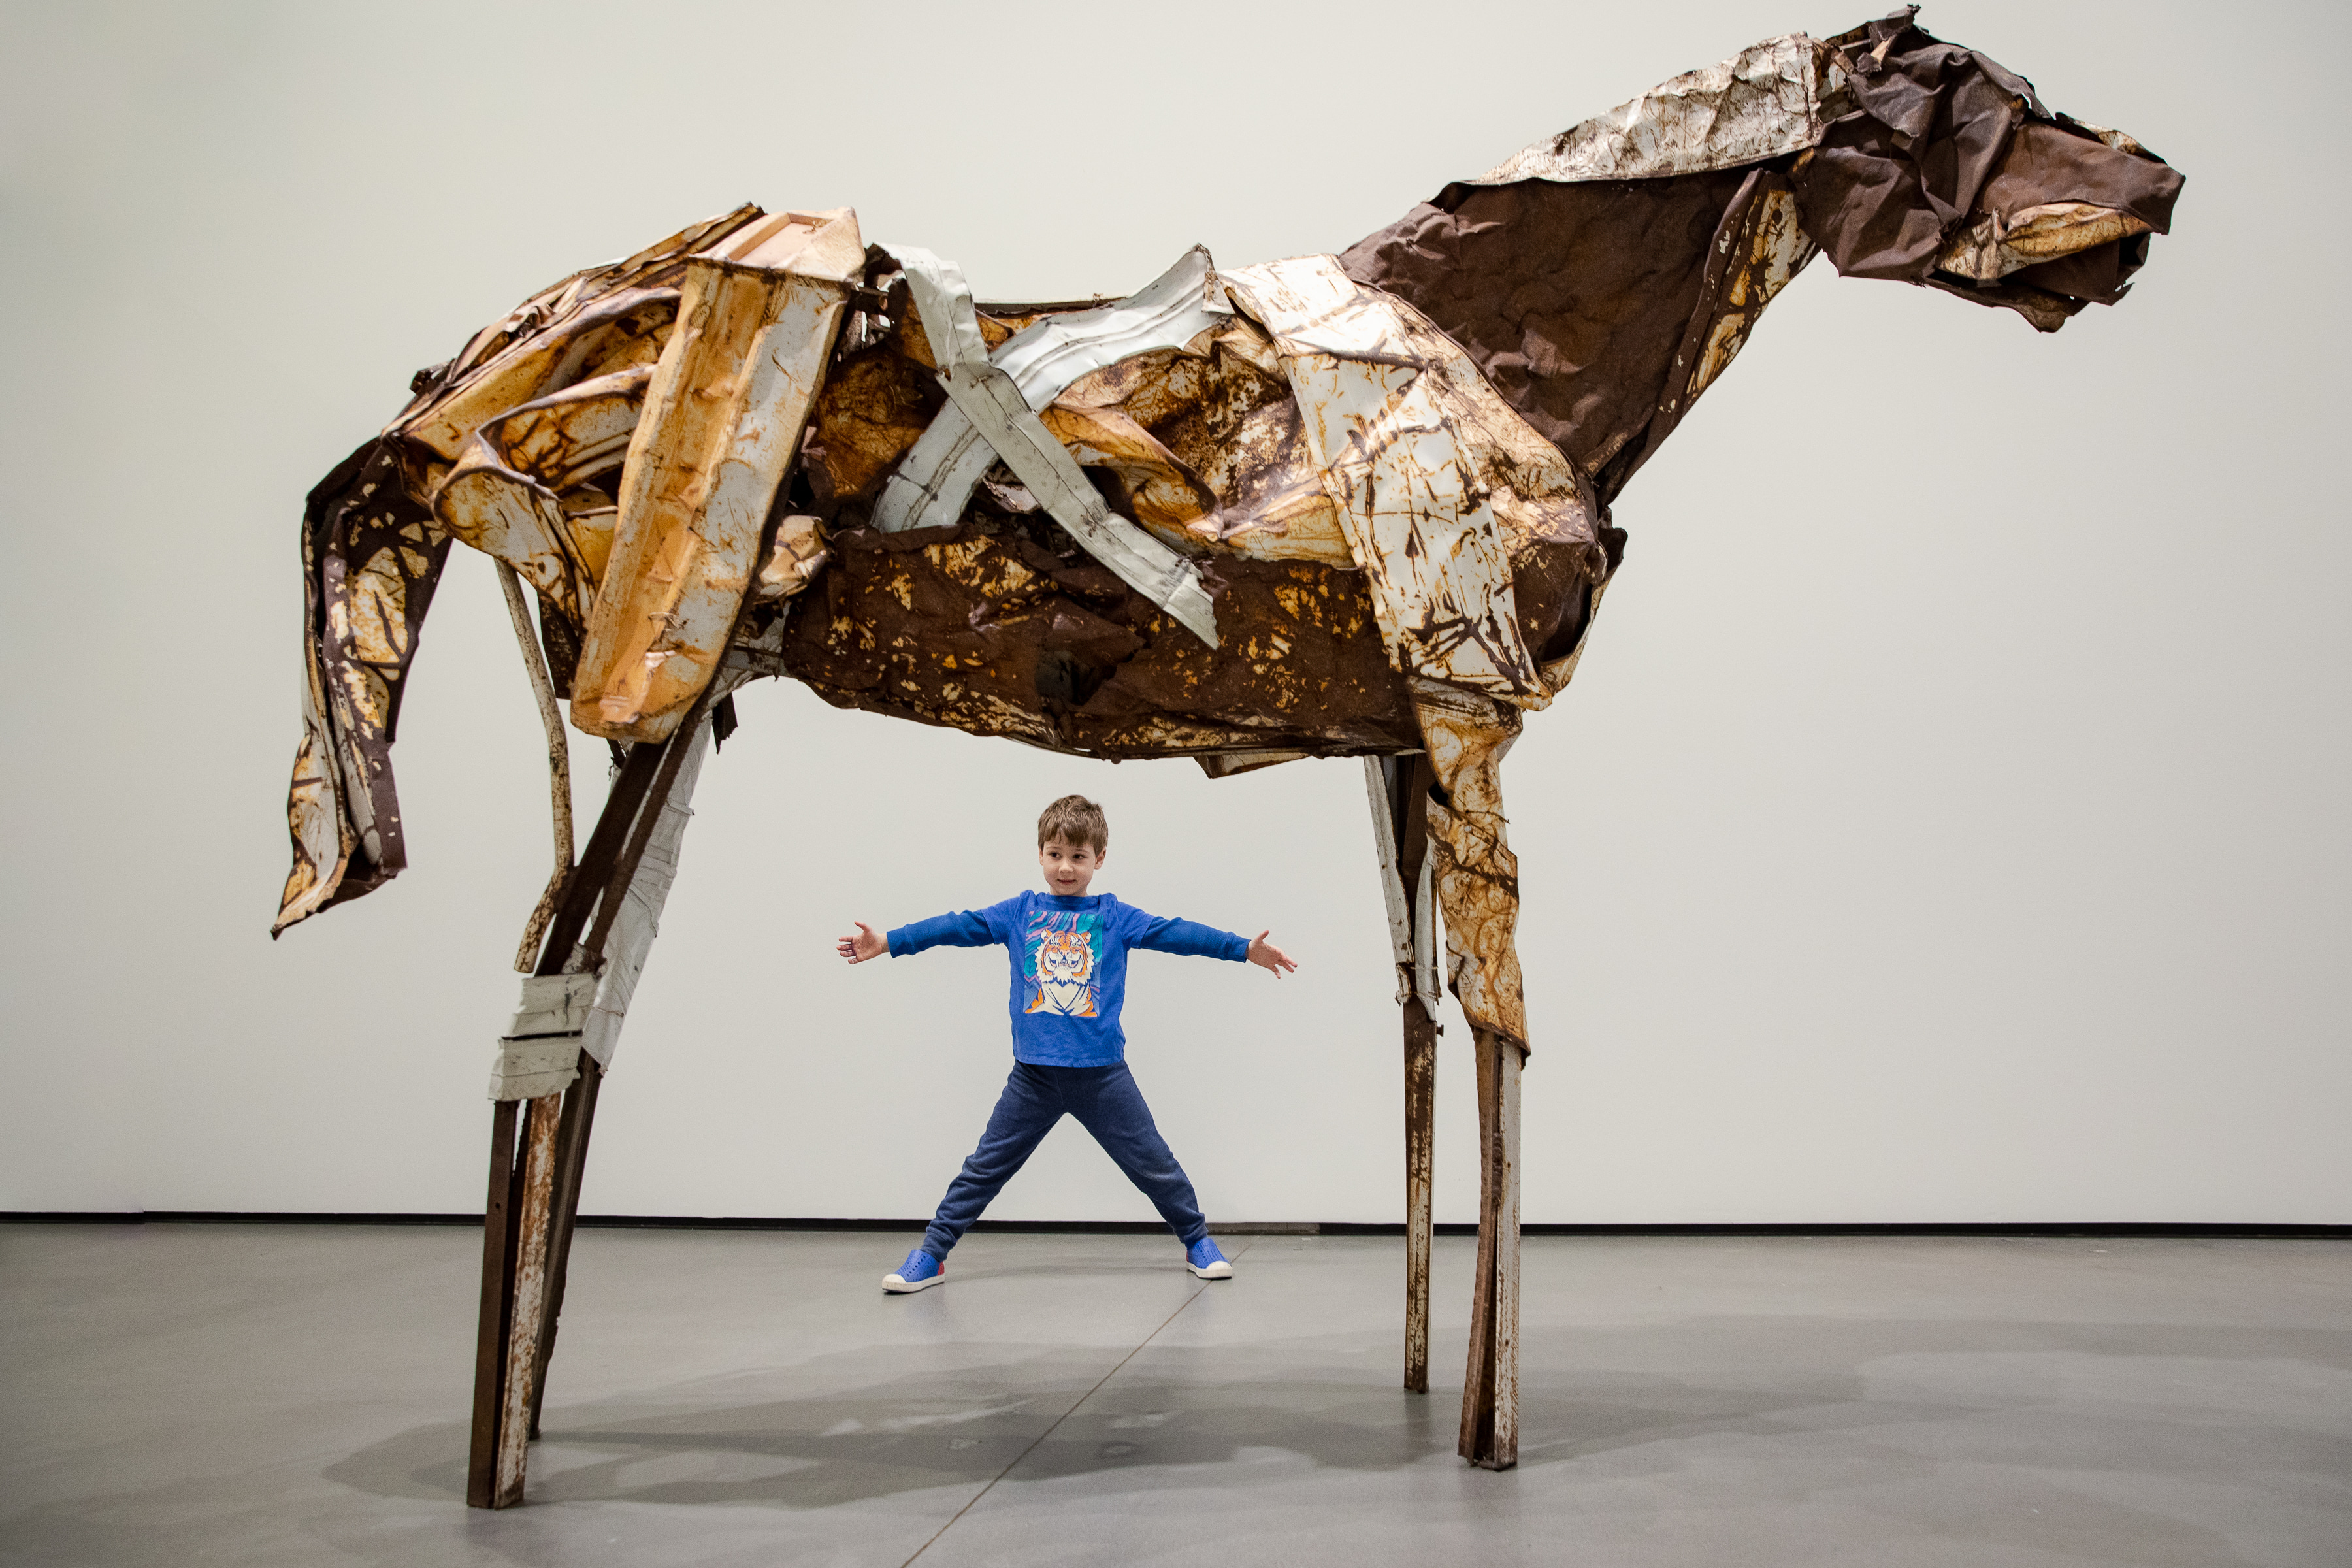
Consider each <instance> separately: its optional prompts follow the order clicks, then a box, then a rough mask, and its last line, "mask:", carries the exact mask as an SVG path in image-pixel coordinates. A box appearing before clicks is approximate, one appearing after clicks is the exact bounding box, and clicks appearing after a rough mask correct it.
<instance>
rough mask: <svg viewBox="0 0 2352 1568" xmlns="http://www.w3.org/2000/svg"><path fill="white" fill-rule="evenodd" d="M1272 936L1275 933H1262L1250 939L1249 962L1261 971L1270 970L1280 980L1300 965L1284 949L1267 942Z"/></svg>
mask: <svg viewBox="0 0 2352 1568" xmlns="http://www.w3.org/2000/svg"><path fill="white" fill-rule="evenodd" d="M1272 934H1274V933H1273V932H1271V931H1260V932H1258V933H1257V934H1256V935H1255V936H1254V937H1252V938H1250V944H1249V961H1250V962H1251V963H1255V964H1256V965H1257V966H1258V967H1259V968H1260V969H1270V970H1272V971H1274V977H1275V978H1276V980H1279V979H1281V978H1282V977H1283V975H1285V974H1286V973H1289V972H1290V971H1291V970H1294V969H1296V968H1297V967H1298V965H1297V962H1296V961H1294V960H1293V959H1292V958H1291V956H1290V954H1288V953H1286V952H1283V951H1282V949H1280V948H1278V947H1276V946H1275V945H1274V943H1272V942H1268V941H1266V940H1265V939H1266V938H1267V937H1269V936H1271V935H1272Z"/></svg>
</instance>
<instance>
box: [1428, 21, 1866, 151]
mask: <svg viewBox="0 0 2352 1568" xmlns="http://www.w3.org/2000/svg"><path fill="white" fill-rule="evenodd" d="M1820 49H1821V46H1820V45H1818V44H1816V43H1815V42H1813V40H1812V39H1811V38H1809V37H1806V36H1805V35H1804V34H1802V33H1790V34H1789V35H1787V36H1786V37H1778V38H1767V39H1765V40H1764V41H1763V42H1762V43H1760V44H1756V45H1752V46H1750V47H1748V48H1744V49H1742V50H1740V51H1739V52H1738V54H1736V55H1734V56H1732V57H1731V58H1729V59H1727V60H1725V61H1723V62H1722V63H1721V64H1720V65H1712V66H1708V67H1706V68H1704V69H1701V70H1695V71H1685V72H1684V73H1683V74H1682V75H1681V76H1678V77H1675V79H1673V80H1671V81H1666V82H1661V83H1660V84H1659V85H1658V86H1656V87H1654V88H1652V89H1650V90H1649V91H1647V92H1645V93H1643V94H1642V95H1641V96H1640V97H1639V98H1635V99H1631V100H1627V101H1626V102H1624V103H1621V104H1619V105H1618V106H1617V107H1616V108H1615V109H1612V110H1610V111H1609V112H1608V113H1606V114H1597V115H1594V116H1593V117H1592V118H1591V119H1590V120H1587V121H1584V122H1582V123H1581V124H1579V125H1574V126H1571V127H1570V128H1569V129H1568V130H1566V131H1563V132H1560V133H1559V135H1557V136H1548V137H1546V138H1544V139H1543V140H1542V141H1540V142H1536V143H1535V144H1534V145H1532V146H1529V147H1527V148H1523V149H1522V150H1520V151H1519V152H1518V153H1516V154H1514V155H1513V156H1512V157H1510V158H1509V159H1507V160H1506V161H1505V162H1504V163H1499V164H1497V165H1496V167H1494V168H1492V169H1489V170H1488V171H1487V172H1486V173H1485V174H1481V175H1479V176H1478V177H1477V178H1476V179H1475V180H1473V181H1470V182H1468V183H1469V184H1478V185H1500V184H1509V183H1510V182H1512V181H1514V180H1647V179H1657V178H1661V177H1664V176H1666V175H1670V174H1702V173H1705V172H1706V171H1708V170H1711V169H1731V168H1737V167H1738V166H1739V165H1740V164H1743V163H1760V162H1762V161H1763V160H1765V159H1767V158H1777V157H1780V156H1781V155H1782V154H1783V153H1797V152H1801V151H1803V150H1804V149H1805V148H1807V147H1810V146H1811V145H1812V144H1813V143H1814V142H1818V141H1820V140H1821V135H1822V118H1821V110H1820V104H1819V101H1818V95H1819V91H1820V81H1819V73H1820V67H1819V65H1818V63H1817V62H1818V58H1819V54H1820Z"/></svg>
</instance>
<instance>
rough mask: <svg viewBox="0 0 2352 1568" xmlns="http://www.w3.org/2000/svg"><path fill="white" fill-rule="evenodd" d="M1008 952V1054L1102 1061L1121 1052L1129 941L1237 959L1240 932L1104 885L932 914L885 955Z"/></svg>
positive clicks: (900, 935)
mask: <svg viewBox="0 0 2352 1568" xmlns="http://www.w3.org/2000/svg"><path fill="white" fill-rule="evenodd" d="M999 942H1002V943H1003V944H1004V946H1005V947H1006V948H1007V949H1009V950H1010V951H1011V952H1012V954H1013V999H1012V1004H1011V1005H1012V1012H1013V1058H1014V1059H1015V1060H1016V1061H1024V1062H1028V1063H1031V1064H1033V1065H1034V1066H1037V1067H1058V1068H1093V1067H1108V1066H1110V1065H1111V1064H1112V1063H1114V1062H1118V1061H1122V1060H1124V1059H1125V1058H1126V1056H1127V1035H1126V1032H1125V1031H1124V1030H1122V1029H1121V1028H1120V1027H1119V1026H1118V1013H1119V1008H1120V1007H1122V1006H1123V1005H1126V1002H1127V953H1128V950H1129V948H1136V947H1143V948H1150V950H1152V951H1153V952H1175V953H1182V954H1185V955H1187V956H1191V957H1201V958H1223V959H1227V960H1231V961H1233V962H1235V963H1238V962H1240V961H1241V960H1243V959H1245V958H1247V957H1248V956H1249V939H1248V938H1247V937H1244V936H1236V935H1235V934H1234V932H1232V931H1219V930H1217V929H1216V928H1215V927H1214V926H1204V925H1202V924H1200V923H1199V922H1197V921H1180V920H1162V919H1160V917H1158V916H1156V915H1147V914H1145V913H1144V912H1143V911H1142V910H1139V909H1136V908H1135V907H1133V906H1132V905H1129V904H1122V903H1120V902H1119V901H1118V899H1116V898H1114V897H1112V896H1111V895H1110V894H1108V893H1096V894H1094V895H1092V896H1090V897H1087V898H1083V899H1066V898H1063V897H1062V896H1060V895H1059V894H1056V893H1021V894H1018V895H1016V896H1014V897H1013V898H1010V899H1007V900H1004V901H1003V903H1001V904H991V905H990V906H989V907H988V908H986V909H984V910H963V911H962V912H961V913H960V914H952V915H934V916H933V917H932V918H930V919H929V920H927V921H915V922H914V923H913V924H912V925H903V926H900V927H899V928H898V930H896V931H892V932H891V933H890V956H891V957H893V958H904V957H906V956H907V955H908V954H909V953H916V952H922V951H923V950H924V949H925V948H928V947H992V946H994V945H996V944H997V943H999Z"/></svg>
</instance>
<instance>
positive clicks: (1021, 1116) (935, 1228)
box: [923, 1062, 1063, 1258]
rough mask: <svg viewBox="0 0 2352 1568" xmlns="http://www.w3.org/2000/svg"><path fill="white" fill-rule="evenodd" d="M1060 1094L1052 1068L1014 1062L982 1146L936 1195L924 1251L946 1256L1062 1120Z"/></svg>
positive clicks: (983, 1133)
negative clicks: (936, 1208)
mask: <svg viewBox="0 0 2352 1568" xmlns="http://www.w3.org/2000/svg"><path fill="white" fill-rule="evenodd" d="M1062 1110H1063V1106H1062V1097H1061V1094H1060V1093H1059V1092H1058V1090H1057V1089H1056V1088H1055V1083H1054V1079H1053V1076H1052V1075H1051V1074H1050V1073H1047V1072H1044V1071H1041V1070H1040V1069H1038V1068H1034V1067H1031V1066H1029V1065H1028V1064H1027V1063H1025V1062H1015V1063H1013V1076H1012V1077H1010V1078H1008V1079H1005V1080H1004V1092H1003V1094H1002V1095H999V1096H998V1097H997V1100H996V1109H995V1110H993V1111H992V1112H991V1113H990V1114H989V1118H988V1131H985V1132H982V1134H981V1135H980V1147H979V1148H977V1149H974V1150H973V1151H972V1152H971V1158H970V1159H968V1160H966V1161H965V1162H964V1163H963V1170H962V1171H961V1173H959V1174H958V1175H957V1176H956V1179H955V1180H954V1181H952V1182H950V1183H949V1184H948V1192H947V1196H945V1197H943V1198H941V1199H940V1209H939V1213H938V1214H936V1215H933V1216H932V1218H931V1227H930V1228H929V1230H927V1231H925V1232H924V1233H923V1250H924V1251H925V1252H928V1253H929V1254H930V1255H931V1256H932V1257H933V1258H946V1257H947V1255H948V1252H949V1249H950V1248H951V1247H954V1246H955V1244H956V1243H957V1242H959V1241H961V1240H962V1239H963V1233H964V1232H965V1231H967V1230H970V1229H971V1222H972V1221H974V1220H976V1219H978V1218H979V1217H980V1213H981V1211H982V1209H984V1208H986V1207H987V1206H988V1205H989V1201H990V1200H991V1199H992V1198H993V1197H995V1196H996V1194H998V1193H999V1192H1000V1191H1002V1190H1003V1186H1004V1184H1005V1183H1007V1182H1009V1181H1011V1180H1012V1179H1013V1173H1014V1172H1016V1171H1018V1170H1019V1169H1021V1167H1022V1166H1023V1165H1024V1164H1025V1163H1028V1160H1029V1156H1030V1155H1031V1154H1033V1153H1034V1152H1036V1149H1037V1145H1038V1144H1039V1143H1041V1142H1044V1141H1045V1134H1046V1133H1048V1132H1051V1131H1053V1130H1054V1123H1055V1122H1056V1121H1060V1120H1061V1119H1062Z"/></svg>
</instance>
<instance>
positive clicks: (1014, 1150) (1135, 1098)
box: [923, 1062, 1209, 1258]
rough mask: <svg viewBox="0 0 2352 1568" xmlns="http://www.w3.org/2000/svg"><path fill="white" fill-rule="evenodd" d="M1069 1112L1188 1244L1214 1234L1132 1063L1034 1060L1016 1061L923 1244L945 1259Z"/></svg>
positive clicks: (924, 1247)
mask: <svg viewBox="0 0 2352 1568" xmlns="http://www.w3.org/2000/svg"><path fill="white" fill-rule="evenodd" d="M1065 1113H1066V1114H1068V1115H1071V1116H1075V1117H1076V1118H1077V1119H1078V1125H1079V1126H1081V1127H1083V1128H1085V1129H1086V1130H1087V1131H1089V1132H1091V1133H1093V1134H1094V1139H1095V1142H1097V1143H1099V1144H1101V1145H1102V1146H1103V1152H1104V1153H1106V1154H1108V1155H1109V1156H1110V1157H1111V1158H1112V1159H1113V1160H1115V1161H1117V1162H1118V1168H1119V1169H1120V1170H1122V1171H1125V1172H1126V1173H1127V1179H1128V1180H1129V1181H1130V1182H1133V1183H1134V1184H1136V1187H1137V1189H1138V1190H1139V1191H1140V1192H1141V1193H1142V1194H1143V1195H1144V1196H1145V1197H1147V1198H1150V1200H1151V1205H1152V1206H1153V1207H1154V1208H1156V1209H1158V1210H1159V1211H1160V1218H1161V1219H1164V1220H1166V1221H1167V1222H1168V1228H1169V1229H1171V1230H1172V1231H1174V1232H1175V1233H1176V1239H1177V1240H1179V1241H1181V1242H1182V1243H1183V1244H1184V1245H1185V1246H1186V1247H1191V1246H1192V1244H1193V1243H1194V1242H1196V1241H1198V1240H1200V1239H1201V1238H1202V1237H1205V1236H1207V1235H1208V1234H1209V1222H1208V1221H1207V1220H1205V1219H1202V1217H1201V1200H1200V1199H1199V1198H1198V1197H1197V1196H1196V1195H1195V1194H1193V1192H1192V1179H1191V1178H1190V1177H1188V1176H1186V1175H1185V1174H1184V1167H1183V1166H1181V1165H1180V1164H1178V1163H1176V1155H1175V1152H1174V1151H1172V1150H1171V1149H1170V1148H1169V1147H1168V1141H1167V1140H1166V1139H1164V1138H1162V1137H1160V1129H1159V1128H1157V1127H1155V1126H1153V1125H1152V1123H1151V1108H1150V1106H1148V1105H1146V1104H1144V1103H1143V1090H1141V1089H1138V1088H1137V1087H1136V1084H1135V1075H1134V1074H1133V1073H1131V1072H1129V1071H1128V1070H1127V1064H1126V1063H1125V1062H1114V1063H1112V1064H1111V1065H1110V1066H1109V1067H1107V1068H1048V1067H1038V1066H1035V1065H1034V1064H1033V1063H1029V1062H1015V1063H1013V1076H1012V1077H1011V1078H1008V1079H1005V1080H1004V1092H1003V1095H1001V1096H999V1097H998V1099H997V1101H996V1110H995V1112H994V1113H993V1114H992V1115H991V1116H990V1117H989V1119H988V1131H985V1132H983V1133H982V1134H981V1135H980V1147H979V1148H977V1149H974V1150H973V1151H972V1152H971V1159H969V1160H966V1161H965V1162H964V1163H963V1172H962V1173H961V1174H960V1175H958V1176H957V1177H956V1179H955V1180H954V1181H953V1182H952V1183H950V1184H949V1187H948V1195H947V1196H945V1197H943V1198H941V1199H940V1212H939V1214H938V1215H936V1216H934V1217H933V1219H932V1220H931V1228H930V1229H929V1230H928V1231H925V1232H924V1233H923V1250H924V1251H925V1252H928V1253H929V1254H930V1255H931V1256H932V1257H933V1258H945V1257H946V1256H947V1255H948V1249H949V1248H950V1247H953V1246H955V1244H956V1243H957V1242H959V1241H961V1240H962V1239H963V1233H964V1232H965V1231H967V1230H970V1229H971V1222H972V1221H974V1220H976V1219H978V1218H979V1217H980V1211H981V1210H982V1209H984V1208H986V1207H987V1206H988V1205H989V1200H991V1199H992V1198H993V1197H995V1196H996V1194H998V1193H999V1192H1000V1191H1002V1190H1003V1186H1004V1184H1005V1183H1007V1182H1009V1181H1011V1180H1012V1179H1013V1173H1014V1172H1015V1171H1018V1170H1019V1169H1020V1168H1021V1167H1022V1166H1023V1165H1024V1164H1026V1163H1028V1160H1029V1156H1030V1155H1031V1154H1032V1153H1033V1152H1035V1150H1036V1148H1037V1145H1038V1144H1040V1143H1042V1142H1045V1134H1046V1133H1048V1132H1050V1131H1053V1130H1054V1123H1055V1122H1056V1121H1060V1120H1061V1119H1062V1117H1063V1116H1064V1114H1065Z"/></svg>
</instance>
